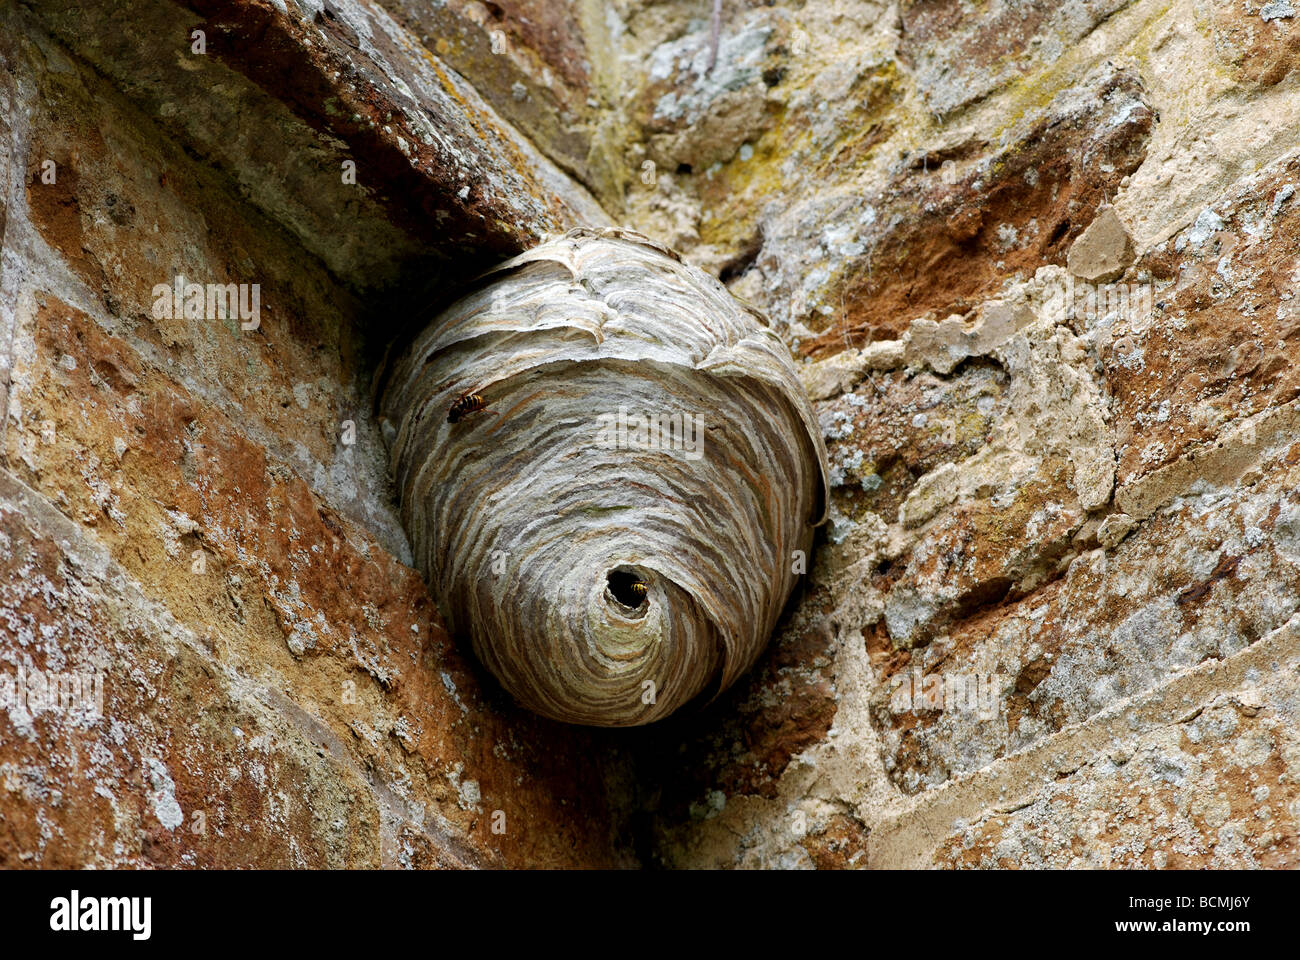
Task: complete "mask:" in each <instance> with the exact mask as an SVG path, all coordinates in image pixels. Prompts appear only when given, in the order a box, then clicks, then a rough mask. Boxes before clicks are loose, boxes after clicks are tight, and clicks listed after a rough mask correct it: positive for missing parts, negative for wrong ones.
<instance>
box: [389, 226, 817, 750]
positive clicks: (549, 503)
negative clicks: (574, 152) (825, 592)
mask: <svg viewBox="0 0 1300 960" xmlns="http://www.w3.org/2000/svg"><path fill="white" fill-rule="evenodd" d="M458 400H459V401H461V402H460V403H459V404H457V401H458ZM480 404H481V405H482V409H479V410H477V411H476V412H471V413H469V414H468V415H466V416H464V417H463V418H462V419H460V420H459V421H458V422H454V423H453V422H449V417H448V413H449V411H450V410H451V409H452V408H453V406H454V405H455V406H456V408H457V413H459V412H461V411H463V410H466V409H472V408H474V407H477V406H479V405H480ZM381 414H382V416H383V418H384V421H385V432H386V433H387V434H388V436H389V439H390V452H391V456H392V464H393V471H394V476H395V478H396V481H397V487H398V491H399V493H400V496H401V504H402V516H403V521H404V523H405V525H406V529H407V532H408V533H409V534H410V538H411V544H412V548H413V550H414V553H415V560H416V564H417V566H418V567H419V568H420V570H421V572H422V573H423V574H424V575H425V578H426V579H427V581H428V583H429V585H430V587H431V588H432V589H433V591H434V592H435V593H436V595H437V596H438V598H439V601H440V604H441V606H442V608H443V613H444V615H445V616H446V617H447V618H448V620H449V626H450V627H451V628H452V629H453V630H455V631H456V632H458V633H461V634H463V635H467V636H468V637H469V638H470V640H471V641H472V643H473V646H474V651H475V653H476V654H477V656H478V657H479V659H480V660H481V661H482V663H483V664H484V665H485V666H486V667H487V668H488V669H489V670H490V671H491V672H492V673H493V674H494V675H495V676H496V677H497V679H498V680H499V681H500V682H501V684H502V685H503V686H504V687H505V689H506V690H507V691H508V692H509V693H510V694H511V695H513V696H514V697H515V698H516V699H517V700H518V701H519V702H520V703H522V704H523V705H525V706H527V707H528V708H530V709H532V710H534V711H536V712H537V713H540V714H543V715H545V716H548V717H553V718H555V719H558V720H564V721H568V722H570V723H580V724H589V725H598V726H631V725H635V724H643V723H650V722H652V721H654V720H658V719H661V718H663V717H666V716H667V715H668V714H670V713H672V712H673V711H674V710H676V709H677V708H679V707H681V706H682V705H684V704H686V703H688V702H690V701H692V700H695V699H696V698H697V697H708V696H712V695H716V694H717V693H718V692H720V691H722V690H724V689H726V688H727V687H728V686H729V685H730V684H731V683H733V682H734V681H735V680H736V678H737V677H739V676H740V675H741V674H742V673H744V672H745V671H746V670H747V669H748V668H749V667H750V666H751V665H752V664H753V663H754V661H755V660H756V659H757V657H758V655H759V653H760V652H761V651H762V649H763V646H764V645H765V644H766V642H767V639H768V637H769V636H770V635H771V633H772V630H773V628H774V627H775V625H776V621H777V618H778V617H779V615H780V613H781V609H782V607H783V606H784V604H785V602H786V599H787V598H788V597H789V595H790V592H791V590H792V589H793V588H794V585H795V582H796V580H797V579H798V573H796V569H802V567H801V566H800V564H799V555H798V554H796V551H803V553H804V554H805V555H806V554H807V551H808V550H809V549H810V547H811V543H812V534H813V527H814V526H815V525H816V524H818V523H820V522H821V520H822V517H823V513H824V510H825V503H826V490H827V486H826V451H825V447H824V445H823V443H822V439H821V433H820V431H819V430H818V427H817V421H816V418H815V416H814V414H813V410H812V407H811V405H810V403H809V402H808V398H807V396H806V395H805V394H804V391H803V387H802V386H801V384H800V382H799V379H798V377H797V376H796V374H795V369H794V364H793V361H792V359H791V357H790V352H789V350H788V349H787V348H786V345H785V344H784V343H783V342H782V341H781V339H780V338H779V337H778V336H776V334H774V333H773V332H772V331H771V330H769V329H768V327H767V325H766V322H765V321H764V319H763V318H762V317H761V316H760V315H759V314H757V313H756V312H755V311H753V310H752V309H751V308H749V307H747V306H745V305H743V304H742V303H740V302H739V301H737V300H736V299H735V298H734V297H733V296H731V294H730V293H729V292H728V291H727V289H726V288H725V287H724V286H722V284H720V283H719V282H718V281H717V280H715V279H713V278H712V277H710V276H708V275H707V274H705V273H703V272H701V271H700V270H698V269H696V268H694V267H691V266H688V265H686V264H684V263H683V262H682V261H681V259H680V258H679V257H678V256H677V255H676V254H674V253H673V252H672V251H671V250H669V249H667V248H666V247H663V246H661V245H659V244H657V243H654V242H653V241H651V240H648V239H647V238H645V237H642V236H640V235H639V234H635V233H631V232H629V231H624V230H614V229H600V230H592V229H582V230H575V231H572V232H570V233H568V234H566V235H565V236H563V237H560V238H559V239H556V240H553V241H550V242H548V243H545V244H543V245H541V246H539V247H536V248H535V249H533V250H530V251H528V252H527V253H524V254H522V255H520V256H518V257H515V258H514V259H512V260H509V261H507V262H506V263H503V264H501V265H500V266H498V267H497V268H495V269H494V270H492V271H490V272H489V273H487V274H486V275H484V276H483V277H481V278H480V279H479V280H478V281H477V283H476V285H475V286H474V288H473V290H472V292H470V293H469V294H467V295H466V296H465V297H464V298H463V299H461V300H460V301H459V302H457V303H456V304H454V305H453V306H452V307H450V308H449V309H447V310H446V311H445V312H443V313H442V314H441V315H440V316H438V317H437V318H435V319H434V320H433V322H432V323H431V324H430V325H429V327H428V328H427V329H426V330H424V331H423V332H422V333H421V334H420V335H419V336H418V337H416V338H415V340H414V342H413V343H412V345H411V346H410V347H409V348H408V349H407V350H406V351H405V352H404V353H403V355H402V356H401V357H399V358H398V359H396V361H395V362H394V363H393V364H392V366H391V368H390V373H389V377H388V382H387V386H386V389H385V391H384V395H383V397H382V399H381Z"/></svg>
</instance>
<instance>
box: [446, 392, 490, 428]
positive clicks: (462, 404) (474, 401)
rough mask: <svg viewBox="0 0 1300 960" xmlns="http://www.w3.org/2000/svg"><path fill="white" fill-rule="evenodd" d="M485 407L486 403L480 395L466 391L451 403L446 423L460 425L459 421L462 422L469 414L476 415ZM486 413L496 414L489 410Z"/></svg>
mask: <svg viewBox="0 0 1300 960" xmlns="http://www.w3.org/2000/svg"><path fill="white" fill-rule="evenodd" d="M486 406H487V401H486V400H484V399H483V395H482V394H481V393H470V392H468V391H466V392H465V393H462V394H461V395H460V396H459V397H457V398H456V399H455V401H453V402H452V405H451V407H450V408H448V410H447V422H448V423H460V421H462V420H464V419H465V418H466V417H468V416H469V415H470V414H471V413H478V412H479V411H480V410H482V409H483V408H484V407H486ZM488 412H489V413H496V411H495V410H490V411H488Z"/></svg>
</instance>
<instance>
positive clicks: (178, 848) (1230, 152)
mask: <svg viewBox="0 0 1300 960" xmlns="http://www.w3.org/2000/svg"><path fill="white" fill-rule="evenodd" d="M709 7H710V4H709V3H707V2H705V0H692V2H681V0H671V2H654V0H648V2H638V0H615V2H611V3H603V4H598V3H594V2H590V0H518V2H516V0H499V2H496V3H479V2H476V0H465V2H462V0H447V2H445V3H439V4H433V3H421V2H416V0H382V2H354V0H347V2H334V0H328V2H321V0H243V2H199V0H193V2H188V3H172V2H168V0H126V2H110V0H97V2H94V3H90V4H70V3H66V4H65V3H61V2H55V0H49V2H47V0H42V2H41V3H39V4H35V5H30V6H28V5H23V4H18V3H15V2H14V0H3V2H0V141H2V142H3V143H4V145H5V149H4V150H3V151H2V152H0V177H2V180H0V183H3V191H2V192H0V195H2V196H3V198H4V200H3V206H2V208H0V237H2V241H3V260H2V261H0V344H4V347H3V349H0V363H4V364H5V365H6V369H5V372H6V381H5V382H6V388H5V392H4V395H3V398H0V404H3V405H4V406H3V407H0V412H2V413H3V417H2V422H3V444H2V446H0V456H3V461H2V462H0V565H3V566H4V567H5V571H4V574H3V576H0V612H2V614H3V615H2V616H0V680H2V679H3V678H4V677H6V676H7V677H16V676H17V675H18V674H19V671H22V672H23V674H24V675H25V676H26V675H29V674H34V673H35V672H38V671H39V672H41V673H42V674H50V675H55V674H70V673H78V672H81V673H98V674H102V676H103V709H102V715H100V714H88V713H86V712H84V711H83V712H80V713H78V712H77V711H75V710H64V709H49V710H45V711H41V712H38V713H37V714H36V715H35V716H33V715H31V713H30V712H28V711H26V710H24V709H20V708H10V709H9V710H8V711H7V712H6V713H4V714H0V786H2V787H3V789H2V790H0V863H3V864H4V865H7V866H10V865H43V866H56V865H57V866H79V865H85V864H91V865H145V864H159V865H205V866H206V865H220V866H227V865H232V866H233V865H267V866H280V865H299V864H301V865H322V866H378V865H411V866H438V865H451V866H459V865H466V866H471V865H483V866H495V865H506V866H553V865H556V866H558V865H578V866H645V867H653V866H678V867H680V866H728V867H729V866H742V867H764V866H766V867H773V866H781V867H807V866H817V867H849V866H852V867H872V866H881V867H902V866H1146V867H1196V866H1296V865H1297V864H1298V863H1300V838H1298V836H1297V830H1298V824H1300V786H1298V785H1297V783H1298V778H1300V734H1297V729H1300V495H1298V494H1297V493H1296V489H1297V481H1298V480H1300V373H1298V370H1300V303H1298V302H1297V300H1296V298H1295V293H1296V288H1297V285H1300V195H1297V183H1300V146H1297V145H1298V144H1300V7H1296V6H1295V5H1294V4H1293V3H1291V2H1287V0H1271V2H1267V3H1263V4H1260V3H1256V2H1246V3H1241V2H1235V0H1234V2H1227V0H1173V2H1169V0H1127V2H1126V0H1104V2H1100V0H1099V2H1083V0H1079V2H1067V3H1060V2H1055V0H1053V2H1048V0H1025V2H1020V3H1016V4H1011V3H1007V2H1001V0H982V2H974V0H969V2H967V0H898V2H894V3H874V2H857V0H849V2H844V0H807V2H804V3H783V2H774V3H772V4H770V5H767V4H764V5H754V4H748V3H740V2H738V0H737V2H732V0H727V2H724V3H723V6H722V17H721V31H720V35H719V42H718V46H717V54H716V62H714V63H713V64H712V66H711V68H710V59H711V52H710V46H711V44H710V36H709V24H708V15H709ZM196 29H197V30H201V31H203V39H204V41H205V52H203V53H196V52H194V42H195V41H194V38H193V36H192V31H194V30H196ZM47 161H52V163H53V166H52V167H50V166H49V164H48V163H47ZM349 161H350V162H351V163H352V164H354V165H355V168H354V169H355V182H351V181H350V180H349V177H348V169H349V168H348V162H349ZM51 169H52V170H53V171H54V175H53V177H52V178H51V177H50V176H49V175H48V171H50V170H51ZM607 222H618V223H624V224H627V225H629V226H631V227H633V228H635V229H638V230H641V231H643V232H645V233H648V234H650V235H652V236H654V237H656V238H657V239H661V240H663V241H665V242H668V243H670V244H672V245H673V246H675V247H677V248H678V249H679V250H680V251H681V252H682V253H683V255H684V256H685V257H686V258H687V259H688V260H690V261H691V262H693V263H695V264H697V265H699V266H701V267H703V268H704V269H706V270H709V271H711V272H714V273H715V274H717V275H718V276H720V277H721V278H722V279H723V280H724V282H726V283H727V284H728V285H729V286H730V287H731V289H732V290H733V292H735V293H736V294H737V295H738V296H741V297H743V298H745V299H747V300H749V301H751V302H753V303H754V304H755V305H757V306H758V307H759V308H761V309H762V310H764V311H765V312H766V313H767V314H768V315H769V317H770V318H771V320H772V323H773V325H774V327H775V328H776V329H777V330H778V331H779V332H780V333H781V334H782V336H783V337H785V339H786V340H787V342H789V343H790V345H791V347H792V348H793V349H794V351H795V352H796V355H797V356H798V357H799V358H800V360H801V363H802V370H803V376H804V379H805V384H806V386H807V387H808V390H809V393H810V395H811V396H812V397H813V399H814V400H815V401H816V404H817V408H818V411H819V415H820V417H821V421H822V427H823V430H824V433H825V436H826V439H827V443H828V446H829V449H830V453H831V463H832V468H833V480H834V483H835V489H834V491H833V504H832V520H831V522H830V523H829V524H828V525H827V526H826V527H825V528H824V529H823V532H822V534H821V535H820V536H819V543H818V549H817V553H816V555H815V561H814V564H813V566H812V568H811V569H810V571H809V574H808V578H807V579H808V582H807V583H806V584H805V585H804V587H803V588H802V590H801V591H800V593H798V594H797V596H796V599H795V600H794V601H793V602H792V603H791V605H790V609H789V610H788V612H787V615H786V617H785V619H784V621H783V624H782V626H781V627H780V628H779V629H778V631H777V634H776V636H775V637H774V639H773V642H772V645H771V647H770V649H769V651H768V652H767V654H766V655H765V656H764V658H763V660H762V661H760V663H759V665H758V667H757V668H756V669H755V670H754V671H753V672H752V674H751V675H750V676H749V677H747V678H745V679H743V680H742V681H741V682H740V683H739V684H738V685H737V687H735V688H734V689H733V690H732V691H730V692H728V693H727V694H725V695H724V696H722V697H721V698H719V699H718V700H717V701H716V702H715V703H713V704H711V705H709V706H708V707H707V708H705V709H703V710H701V711H697V712H693V713H689V714H683V715H678V716H675V717H673V718H671V719H670V720H668V721H665V722H664V723H661V724H657V725H655V726H652V727H650V728H645V729H637V730H615V731H587V730H583V729H580V728H573V727H565V726H561V725H558V724H551V723H547V722H545V721H542V720H540V719H537V718H535V717H532V716H530V715H528V714H526V713H524V712H522V711H520V710H519V709H517V708H515V707H514V706H512V705H511V704H510V703H509V702H508V699H507V698H505V697H504V695H502V694H501V692H500V691H499V690H498V689H497V688H496V687H495V686H494V684H493V683H492V682H491V681H490V680H489V679H488V678H487V677H486V675H485V674H484V673H483V672H482V671H481V669H480V668H479V667H478V666H477V664H475V663H474V662H473V660H472V658H471V657H469V656H468V654H467V653H466V652H465V650H464V649H463V647H462V645H460V644H458V643H457V642H456V641H455V640H454V639H453V638H450V637H448V636H447V634H446V632H445V631H444V630H443V629H442V627H441V621H440V618H439V615H438V613H437V609H436V603H435V600H434V599H433V598H431V597H430V596H429V595H428V593H427V592H426V590H425V588H424V587H423V585H422V584H421V583H420V580H419V577H418V575H417V574H415V573H414V571H412V570H411V569H410V567H409V561H410V554H409V547H408V546H407V543H406V539H405V535H404V534H403V532H402V531H401V529H400V526H399V524H398V521H397V518H396V508H395V505H394V499H393V492H392V489H391V486H390V483H389V480H388V477H387V470H386V462H385V454H384V452H383V447H382V443H381V442H380V440H379V438H378V436H377V430H376V428H375V426H374V423H373V411H372V406H373V392H374V385H373V377H374V374H375V371H376V369H377V368H378V366H379V363H380V361H381V358H382V356H383V354H384V352H385V350H387V349H388V348H389V346H390V345H391V344H393V343H395V342H397V341H399V340H400V339H401V338H402V337H403V336H404V335H405V334H406V333H407V332H409V330H410V329H411V328H412V327H413V326H414V325H417V324H418V323H419V322H420V321H421V319H422V318H425V317H427V316H428V313H429V310H430V309H431V308H432V306H433V305H435V304H436V303H437V302H439V301H441V300H442V299H443V298H445V297H446V296H448V295H450V294H451V293H453V292H454V290H455V288H456V285H457V283H458V282H460V281H461V280H463V279H466V278H467V277H468V276H470V275H472V274H473V273H474V272H475V271H476V270H477V269H479V268H480V267H481V266H483V265H485V264H490V263H492V262H494V261H496V260H499V259H501V258H502V257H504V256H506V255H509V254H510V253H513V252H516V251H518V250H521V249H524V248H526V247H527V246H529V245H531V244H533V243H534V242H536V241H537V240H538V239H540V238H542V237H544V236H547V235H550V234H552V233H554V232H557V231H559V230H563V229H566V228H567V227H569V226H572V225H576V224H579V223H607ZM177 274H180V275H183V276H185V277H186V278H187V279H190V280H193V281H195V282H198V283H220V284H226V283H234V284H239V283H258V284H260V290H261V315H260V323H259V325H258V326H257V327H256V328H255V329H244V325H242V324H241V322H240V318H239V317H238V316H233V317H226V318H224V319H217V320H193V319H190V320H186V319H170V320H169V319H165V318H162V319H159V318H156V317H155V316H154V312H153V309H152V308H153V305H154V300H155V296H154V292H153V291H154V287H155V285H156V284H160V283H162V284H168V283H171V282H172V281H173V278H174V277H175V276H176V275H177ZM200 560H201V561H202V562H201V564H200ZM200 568H201V572H198V571H199V570H200ZM494 827H496V828H497V829H496V830H494Z"/></svg>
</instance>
